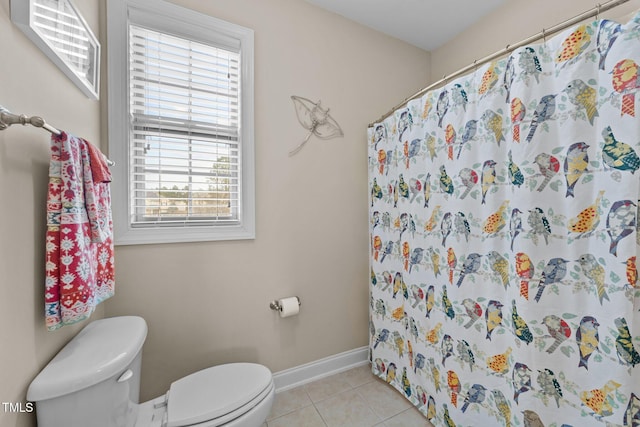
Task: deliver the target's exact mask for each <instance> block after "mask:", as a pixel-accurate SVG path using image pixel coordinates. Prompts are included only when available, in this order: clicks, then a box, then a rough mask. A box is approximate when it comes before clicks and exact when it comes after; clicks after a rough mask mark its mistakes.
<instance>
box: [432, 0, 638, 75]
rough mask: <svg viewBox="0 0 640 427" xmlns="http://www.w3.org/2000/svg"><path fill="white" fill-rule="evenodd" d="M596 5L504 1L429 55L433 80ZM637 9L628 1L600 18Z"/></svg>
mask: <svg viewBox="0 0 640 427" xmlns="http://www.w3.org/2000/svg"><path fill="white" fill-rule="evenodd" d="M596 3H597V2H596V1H590V0H589V1H587V0H535V1H531V0H508V1H506V2H505V4H504V6H502V7H500V8H498V9H496V10H495V11H494V12H492V13H491V14H489V15H487V16H486V17H484V18H483V19H481V20H479V21H478V22H477V23H476V24H474V25H473V26H471V27H470V28H468V29H467V30H466V31H464V32H463V33H462V34H460V35H458V37H456V38H454V39H453V40H451V41H450V42H448V43H446V44H445V45H444V46H441V47H440V48H438V49H435V50H433V51H432V52H431V76H432V77H433V81H436V80H439V79H440V78H442V76H443V75H446V74H450V73H453V72H455V71H456V70H458V69H460V68H462V67H465V66H467V65H469V64H472V63H473V61H474V60H476V59H481V58H484V57H485V56H487V55H490V54H492V53H494V52H497V51H499V50H500V49H504V48H505V47H506V46H507V45H508V44H515V43H517V42H519V41H520V40H524V39H525V38H527V37H530V36H533V35H534V34H537V33H539V32H541V31H542V29H543V28H550V27H552V26H554V25H556V24H558V23H559V22H561V21H564V20H565V19H569V18H572V17H574V16H577V15H580V14H581V13H583V12H585V11H587V10H589V9H591V8H593V7H595V5H596ZM603 3H606V2H603ZM639 8H640V0H631V1H629V2H628V3H625V4H623V5H621V6H618V7H616V8H614V9H612V10H609V11H607V12H605V13H603V14H602V17H603V18H608V19H618V18H628V16H627V15H628V14H629V13H631V12H632V11H634V10H637V9H639Z"/></svg>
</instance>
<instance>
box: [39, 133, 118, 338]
mask: <svg viewBox="0 0 640 427" xmlns="http://www.w3.org/2000/svg"><path fill="white" fill-rule="evenodd" d="M87 147H88V144H87V142H86V141H85V140H83V139H81V138H76V137H73V136H70V135H67V134H66V133H64V132H63V133H62V134H61V135H59V136H55V135H53V136H52V138H51V164H50V166H49V192H48V196H47V234H46V264H45V315H46V324H47V328H48V329H49V330H55V329H58V328H60V327H61V326H64V325H68V324H72V323H76V322H78V321H81V320H84V319H86V318H88V317H89V316H90V315H91V313H93V311H94V310H95V307H96V306H97V305H98V304H99V303H101V302H102V301H104V300H106V299H107V298H109V297H111V296H112V295H113V293H114V251H113V239H112V233H111V230H112V227H113V222H112V220H111V209H110V204H111V197H110V190H109V183H108V181H107V182H94V180H93V174H92V168H91V164H90V160H89V158H90V156H89V149H87ZM98 175H99V173H98ZM100 239H101V240H100Z"/></svg>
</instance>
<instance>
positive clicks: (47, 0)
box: [11, 0, 100, 99]
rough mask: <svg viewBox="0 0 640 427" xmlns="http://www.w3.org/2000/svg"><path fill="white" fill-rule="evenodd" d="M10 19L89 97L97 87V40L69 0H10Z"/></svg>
mask: <svg viewBox="0 0 640 427" xmlns="http://www.w3.org/2000/svg"><path fill="white" fill-rule="evenodd" d="M11 20H12V21H13V22H14V23H15V24H16V25H17V26H18V28H20V29H21V30H22V32H23V33H24V34H25V35H26V36H27V37H28V38H29V39H30V40H31V41H32V42H33V43H34V44H35V45H36V46H38V47H39V48H40V50H42V52H44V53H45V55H47V56H48V57H49V59H50V60H51V61H52V62H53V63H54V64H56V65H57V66H58V68H60V70H62V72H63V73H64V74H65V75H66V76H67V77H68V78H69V79H70V80H71V81H72V82H73V83H75V84H76V85H77V86H78V87H79V88H80V90H82V92H83V93H84V94H85V95H86V96H87V97H89V98H91V99H98V92H99V87H100V43H98V40H97V39H96V37H95V36H94V35H93V33H92V32H91V29H90V28H89V26H88V25H87V23H86V22H85V20H84V18H83V17H82V15H80V13H79V12H78V11H77V10H76V8H75V7H74V5H73V4H72V3H71V1H70V0H11Z"/></svg>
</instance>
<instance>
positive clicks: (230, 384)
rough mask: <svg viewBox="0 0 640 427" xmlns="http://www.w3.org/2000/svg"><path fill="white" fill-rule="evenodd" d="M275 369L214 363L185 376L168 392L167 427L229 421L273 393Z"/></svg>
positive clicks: (208, 424)
mask: <svg viewBox="0 0 640 427" xmlns="http://www.w3.org/2000/svg"><path fill="white" fill-rule="evenodd" d="M273 388H274V385H273V379H272V375H271V371H269V369H267V368H266V367H264V366H262V365H258V364H254V363H230V364H226V365H219V366H213V367H211V368H207V369H203V370H202V371H198V372H195V373H193V374H191V375H188V376H186V377H184V378H181V379H179V380H177V381H175V382H174V383H172V384H171V387H170V389H169V392H168V393H167V394H168V396H167V407H166V411H167V412H166V426H167V427H183V426H193V425H199V424H202V425H206V426H207V427H209V426H211V427H213V426H218V425H222V424H225V423H228V422H230V421H232V420H234V419H236V418H238V417H240V416H242V415H243V414H245V413H246V412H248V411H250V410H251V409H252V408H253V407H255V406H256V405H258V404H259V403H260V402H262V401H263V400H264V399H265V398H266V397H267V396H268V395H269V394H271V393H273Z"/></svg>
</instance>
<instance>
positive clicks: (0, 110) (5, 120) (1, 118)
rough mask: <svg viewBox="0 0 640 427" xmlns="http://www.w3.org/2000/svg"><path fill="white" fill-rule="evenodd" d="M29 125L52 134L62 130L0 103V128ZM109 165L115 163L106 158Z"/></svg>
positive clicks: (37, 117)
mask: <svg viewBox="0 0 640 427" xmlns="http://www.w3.org/2000/svg"><path fill="white" fill-rule="evenodd" d="M17 124H21V125H31V126H35V127H38V128H42V129H45V130H48V131H49V132H51V133H52V134H54V135H60V134H61V133H62V132H61V131H59V130H58V129H56V128H54V127H53V126H51V125H50V124H48V123H47V122H46V121H45V120H44V119H43V118H42V117H39V116H32V117H29V116H26V115H24V114H20V115H17V114H13V113H11V112H10V111H9V110H7V109H6V108H4V107H3V106H2V105H0V130H5V129H6V128H8V127H9V126H11V125H17ZM107 164H108V165H109V166H113V165H115V162H113V161H111V160H109V159H107Z"/></svg>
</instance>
